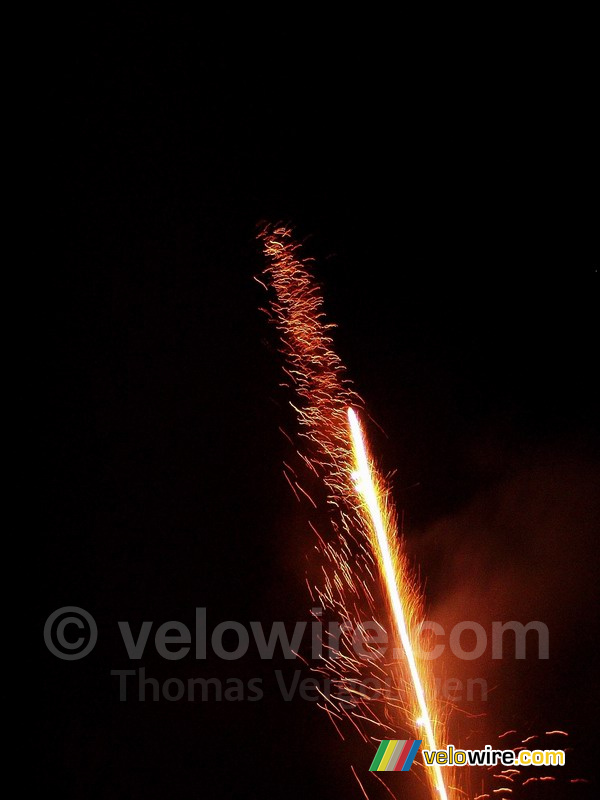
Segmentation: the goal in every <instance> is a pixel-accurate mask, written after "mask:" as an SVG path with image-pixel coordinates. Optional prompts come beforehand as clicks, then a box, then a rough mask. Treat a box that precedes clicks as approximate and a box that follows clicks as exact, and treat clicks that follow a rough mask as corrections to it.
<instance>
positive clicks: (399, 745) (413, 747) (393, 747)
mask: <svg viewBox="0 0 600 800" xmlns="http://www.w3.org/2000/svg"><path fill="white" fill-rule="evenodd" d="M422 741H423V740H422V739H384V740H383V741H382V742H381V744H380V745H379V748H378V749H377V752H376V753H375V758H374V759H373V763H372V764H371V766H370V767H369V772H408V770H409V769H410V768H411V767H412V763H413V761H414V760H415V756H416V755H417V750H418V749H419V746H420V744H421V742H422Z"/></svg>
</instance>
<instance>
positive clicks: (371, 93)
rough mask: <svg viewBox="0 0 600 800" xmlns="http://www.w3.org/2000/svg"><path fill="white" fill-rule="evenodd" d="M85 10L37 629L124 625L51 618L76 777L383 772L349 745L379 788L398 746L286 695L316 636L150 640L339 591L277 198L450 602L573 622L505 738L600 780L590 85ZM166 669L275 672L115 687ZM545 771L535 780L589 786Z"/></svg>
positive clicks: (61, 772)
mask: <svg viewBox="0 0 600 800" xmlns="http://www.w3.org/2000/svg"><path fill="white" fill-rule="evenodd" d="M54 24H55V25H57V27H59V26H58V23H56V21H55V23H54ZM219 36H223V34H222V33H221V34H219ZM63 38H64V42H63V40H62V39H61V40H60V41H59V45H57V46H56V48H55V49H54V48H51V49H48V52H47V53H46V55H45V56H44V58H40V59H39V85H40V89H39V92H36V101H35V107H36V112H35V113H36V120H37V121H36V123H35V126H34V127H35V134H34V135H35V138H36V139H38V141H37V142H36V145H35V147H34V149H33V150H34V152H33V154H32V158H33V159H34V161H35V170H34V188H33V190H32V193H33V195H34V198H35V199H34V202H33V217H34V218H36V219H37V220H38V222H36V223H35V225H34V227H33V228H32V230H31V238H32V239H34V240H36V253H37V255H36V257H35V258H36V262H37V263H35V264H34V265H32V271H31V277H30V279H29V280H30V287H29V291H30V292H33V293H34V294H35V295H36V297H37V298H39V302H40V307H41V309H42V311H41V313H40V314H39V315H36V317H35V322H36V325H35V342H36V344H35V352H36V354H38V353H39V354H40V358H39V359H37V358H36V366H35V369H34V370H32V372H33V382H34V389H33V392H32V397H33V399H34V409H35V411H34V420H35V422H36V426H37V425H38V424H39V430H40V438H39V440H38V441H39V442H40V443H41V446H40V447H39V453H38V452H35V453H34V454H33V458H32V461H33V462H34V463H35V465H36V466H35V470H34V473H35V477H34V480H33V483H32V485H34V486H35V487H36V489H35V490H34V493H35V495H36V499H35V500H34V501H33V502H34V503H35V505H36V506H37V507H38V508H39V509H41V523H40V528H39V535H38V536H36V537H34V539H33V540H32V543H31V548H32V549H33V548H35V550H36V551H37V555H36V561H37V562H38V563H39V565H40V576H41V577H40V578H39V580H38V583H37V586H38V587H39V592H38V599H39V603H38V608H37V612H36V625H37V628H36V629H37V630H39V631H41V630H42V628H43V626H44V621H45V620H46V618H47V617H48V616H49V615H50V613H51V612H52V611H54V610H55V609H58V608H61V607H63V606H70V605H74V606H79V607H81V608H83V609H86V610H87V611H89V612H90V613H91V614H92V615H93V616H94V618H95V619H96V622H97V624H98V643H97V645H96V647H95V649H94V650H93V652H92V653H90V654H89V655H88V656H87V657H86V658H84V659H82V660H75V661H64V660H61V659H58V658H55V657H54V656H53V655H52V654H50V653H49V652H48V650H47V649H46V648H45V646H44V644H43V642H42V637H41V634H40V649H39V669H40V673H41V684H42V689H43V692H42V694H43V702H42V713H43V719H42V723H41V734H42V738H43V741H44V747H43V752H42V754H41V762H42V768H41V775H42V779H43V781H44V783H45V785H46V787H47V789H50V790H53V791H58V792H60V796H61V797H63V798H65V800H67V799H68V798H82V797H86V798H124V799H125V798H126V799H127V800H129V799H131V800H141V799H142V798H144V800H146V798H167V797H199V796H201V797H207V798H224V799H225V798H240V797H256V798H280V797H281V798H283V797H298V798H300V797H302V798H311V797H331V798H337V797H344V798H346V797H348V798H350V797H351V798H354V797H356V798H358V797H360V796H361V795H360V793H359V791H358V789H357V785H356V783H355V781H354V779H353V777H352V774H351V772H350V764H351V763H352V764H353V765H354V766H355V768H356V769H357V770H359V771H360V774H361V775H362V776H363V778H364V780H365V782H366V784H367V785H370V788H371V790H372V791H373V790H374V789H375V788H376V786H377V784H376V783H375V781H373V780H370V778H369V775H368V772H367V770H368V766H369V764H370V761H371V758H372V754H373V753H372V750H368V749H366V748H362V749H361V748H360V747H359V746H358V745H357V744H356V743H352V744H349V745H348V747H347V748H345V745H344V743H343V742H342V741H341V740H340V739H339V738H338V736H337V735H336V733H335V731H334V730H333V728H332V727H331V726H330V724H329V723H328V721H327V719H326V716H325V715H324V714H323V712H321V711H319V709H317V708H316V706H315V704H314V703H309V702H304V701H302V700H299V699H297V700H295V701H293V702H284V700H283V699H282V697H281V694H280V692H279V691H278V689H277V684H276V681H275V677H274V671H275V670H276V669H280V670H283V671H284V673H285V674H286V676H287V677H288V679H291V676H292V675H293V672H294V670H296V669H299V668H302V669H303V677H307V676H308V675H310V673H309V672H308V670H306V669H305V668H304V667H303V665H302V664H301V663H300V662H290V661H284V660H283V659H282V658H279V659H276V660H275V661H262V660H260V659H259V658H258V657H257V655H256V652H255V650H253V648H252V647H251V649H250V651H249V653H248V655H247V656H246V657H244V658H243V659H241V660H239V661H231V662H228V661H224V660H222V659H219V658H217V657H216V656H214V655H209V657H208V658H207V659H206V660H205V661H197V660H195V659H194V658H193V655H190V656H188V657H186V658H184V659H182V660H181V661H167V660H165V659H162V658H160V657H159V655H158V654H157V653H156V650H155V648H154V643H153V636H152V635H151V637H150V639H149V641H148V645H147V649H146V652H145V654H144V656H143V658H142V660H141V661H140V662H136V663H134V664H132V662H131V661H129V659H128V658H127V654H126V651H125V648H124V644H123V641H122V639H121V637H120V633H119V629H118V625H117V623H118V621H120V620H127V621H129V622H130V624H131V627H132V630H133V631H134V634H135V635H137V631H138V630H139V626H140V625H141V623H142V622H143V621H144V620H151V621H153V622H154V628H153V631H154V629H155V628H156V627H158V625H160V624H161V623H163V622H166V621H168V620H178V621H181V622H183V623H185V624H187V625H189V626H190V627H192V628H193V624H194V609H195V608H197V607H205V608H206V609H207V615H208V627H209V630H211V629H213V628H214V627H215V626H216V625H217V624H218V623H219V622H222V621H225V620H238V621H240V622H242V623H243V624H246V625H248V623H249V621H251V620H259V621H262V623H263V625H264V626H268V625H269V624H270V623H271V622H272V621H275V620H284V621H286V622H287V623H289V624H290V625H291V626H293V623H294V622H295V621H296V620H306V619H308V618H309V617H308V612H309V609H310V607H311V601H310V597H309V596H308V592H307V589H306V585H305V581H304V579H305V572H306V570H307V568H310V564H309V562H308V561H307V558H310V557H311V556H310V553H311V552H314V551H313V550H312V545H313V543H314V542H313V539H312V537H311V533H310V530H309V529H308V525H307V516H306V509H305V508H304V506H302V505H299V504H298V503H297V502H296V500H295V498H294V496H293V494H292V493H291V492H290V490H289V487H288V486H287V484H286V481H285V479H284V477H283V473H282V461H283V460H284V459H287V458H289V455H290V452H293V450H291V446H290V444H289V442H288V441H287V440H286V439H285V437H283V436H282V435H281V432H280V430H279V428H280V427H283V428H284V429H285V430H286V431H288V432H289V433H290V434H292V435H293V434H294V432H295V431H294V426H293V418H292V416H291V414H290V411H289V406H288V400H289V399H290V397H289V395H287V394H286V392H285V391H284V390H283V389H282V388H281V386H280V383H281V381H282V372H281V367H282V360H281V357H280V355H279V353H278V351H277V348H278V343H277V340H276V338H275V331H274V330H273V328H272V326H269V325H268V323H267V320H266V318H265V316H264V315H263V314H261V312H260V311H259V307H260V306H264V305H265V303H266V299H267V298H266V295H265V292H264V290H263V289H262V288H261V286H260V285H259V284H258V283H257V282H256V281H254V280H253V276H255V275H259V274H260V272H261V271H262V269H263V267H264V264H263V261H262V257H261V252H260V247H259V246H258V245H257V243H256V240H255V236H256V231H257V226H258V225H259V224H260V223H261V222H264V221H271V222H277V221H280V220H281V221H285V222H286V223H290V224H292V225H293V226H294V227H295V229H296V231H297V234H298V237H299V239H302V240H305V253H306V255H308V256H312V257H314V258H315V260H316V265H315V271H316V274H317V277H318V280H319V282H320V283H321V284H322V285H323V291H324V295H325V303H326V309H327V312H328V314H329V317H330V318H331V319H332V320H333V321H335V322H336V323H337V324H338V326H339V327H338V329H337V331H336V333H335V344H336V348H337V350H338V352H339V353H340V355H341V357H342V358H343V360H344V362H345V363H346V365H347V366H348V371H349V376H350V377H351V378H352V380H353V382H354V385H355V387H356V389H357V390H358V392H359V393H360V394H361V396H362V397H363V398H364V400H365V403H366V407H367V409H368V411H369V414H370V415H371V417H372V418H373V419H374V420H375V421H376V422H377V423H378V425H379V426H381V429H380V428H378V427H376V426H375V425H372V426H371V427H370V429H369V432H370V433H371V434H372V436H373V443H374V446H375V448H376V451H377V454H378V456H379V458H380V462H381V465H382V467H383V469H384V470H385V471H387V472H392V471H394V470H395V472H394V475H393V478H392V486H393V492H394V497H395V500H396V502H397V504H398V507H399V509H400V510H402V511H403V513H404V530H405V535H406V539H407V546H408V550H409V553H410V556H411V558H412V559H414V560H415V562H416V563H418V564H419V565H420V572H421V576H422V578H423V580H424V582H425V584H426V591H427V599H428V610H429V611H430V617H431V618H434V619H440V620H442V621H443V622H444V624H446V623H447V622H449V621H450V620H454V621H456V620H459V619H472V620H479V621H480V622H481V623H482V624H483V625H484V626H486V625H488V624H489V622H490V621H491V620H503V621H506V620H509V619H520V620H522V621H523V622H527V621H530V620H534V619H540V620H542V621H544V622H545V623H546V624H547V625H548V627H549V630H550V658H549V659H548V660H547V661H539V660H537V659H535V658H534V657H533V656H532V655H531V653H528V656H531V657H528V658H527V659H526V660H524V661H515V660H514V659H512V660H510V661H509V662H507V663H504V662H503V663H502V664H500V665H499V664H498V663H495V664H492V663H491V662H490V661H489V659H487V660H486V661H485V663H482V665H481V670H480V672H481V674H482V675H485V676H486V677H487V679H488V680H489V683H490V686H492V685H493V686H494V687H495V689H494V692H493V693H492V695H493V696H492V697H491V698H490V700H489V701H488V703H487V704H486V708H484V709H483V711H484V712H485V713H486V714H487V717H486V718H485V721H484V722H483V723H482V724H483V725H484V730H485V733H486V735H487V734H489V738H488V740H487V741H489V743H495V742H494V740H493V739H492V738H491V737H492V736H497V734H499V733H502V732H503V731H505V730H507V729H508V728H513V727H514V728H517V729H518V730H519V731H523V732H524V735H526V734H527V733H539V732H540V731H544V730H551V729H552V728H565V729H566V730H568V731H569V732H570V734H571V741H570V744H572V745H574V746H576V755H574V756H573V763H574V767H573V769H572V772H573V774H571V772H569V777H584V778H593V777H594V767H593V760H592V753H593V748H594V745H593V742H591V739H592V738H597V737H596V734H595V725H596V723H595V719H596V715H597V710H598V709H597V663H596V661H595V655H594V653H595V647H596V645H595V642H596V635H597V602H598V596H597V569H598V564H597V561H598V559H597V555H598V544H597V543H598V534H599V533H600V526H599V512H598V502H597V497H598V477H599V474H600V471H599V465H600V464H599V459H598V452H599V448H598V392H597V346H598V335H597V325H598V296H597V286H598V268H599V267H600V261H599V256H598V248H597V244H598V225H597V216H598V206H597V186H598V178H599V175H598V157H597V152H596V149H597V148H594V147H593V146H592V144H593V142H594V140H596V141H597V133H598V132H597V130H596V131H595V130H594V124H595V123H594V119H593V118H594V114H593V103H592V97H591V94H589V93H588V90H587V87H586V84H585V82H582V81H573V80H571V79H570V75H569V73H565V72H564V71H563V70H562V69H559V67H558V66H557V65H554V66H553V65H552V64H551V63H549V64H548V66H547V68H546V67H540V66H539V64H538V65H537V66H535V68H534V66H533V65H531V64H527V63H525V64H524V70H523V71H522V72H521V74H520V75H519V77H518V78H517V77H516V76H515V77H514V78H511V77H509V76H508V74H507V73H506V71H505V70H504V69H503V68H502V67H501V65H499V64H496V65H494V64H493V63H490V64H489V65H485V66H484V65H483V64H480V63H479V62H478V64H477V66H474V65H473V63H471V62H470V61H469V59H465V58H459V57H458V56H452V54H448V58H449V61H446V60H445V59H441V58H440V60H439V62H436V61H432V60H430V59H428V58H427V57H426V54H425V53H422V54H421V60H417V59H416V57H415V59H414V60H411V58H410V57H409V56H408V55H402V56H400V55H396V52H395V50H393V49H391V48H382V51H381V54H380V55H379V56H378V59H377V60H375V61H372V60H370V59H369V60H367V61H365V54H364V53H362V52H361V51H360V50H359V49H356V48H354V47H350V45H349V46H348V48H347V50H345V49H344V48H342V49H341V50H340V51H339V52H336V53H331V52H330V51H329V48H328V47H325V45H323V46H320V45H319V46H316V47H315V51H314V52H311V53H310V58H308V59H307V63H305V64H304V65H303V67H302V69H300V70H297V69H294V66H295V58H294V57H293V56H294V53H293V52H290V51H287V50H286V48H285V47H284V46H283V45H282V44H281V43H280V44H279V45H278V47H277V48H276V49H273V48H271V49H269V48H267V47H266V46H264V44H263V43H259V42H256V43H255V46H254V47H249V48H248V52H246V53H245V54H244V55H243V56H242V55H241V54H237V55H235V54H232V53H229V52H227V50H226V49H223V51H222V52H221V53H220V54H219V55H218V56H217V55H215V54H214V53H211V54H210V55H207V53H206V41H205V40H206V39H207V38H208V39H211V38H212V35H209V33H207V31H206V30H200V29H198V28H197V27H195V26H194V25H193V24H192V22H191V20H186V19H183V18H181V19H178V20H170V21H168V22H167V21H166V20H161V19H159V18H158V17H153V16H151V15H150V14H146V15H145V16H144V18H143V19H141V18H140V19H137V18H135V17H134V16H131V17H129V16H126V15H123V16H122V18H120V19H118V20H114V21H113V22H111V23H110V24H107V23H106V21H104V22H103V23H102V24H101V23H100V21H99V19H94V18H89V19H86V20H80V22H79V23H78V26H77V35H76V36H73V37H67V36H66V35H64V31H63ZM61 42H62V44H61ZM224 47H225V43H224ZM328 53H329V54H328ZM492 61H493V59H492ZM525 62H526V60H525ZM425 64H426V65H427V66H425ZM296 66H297V65H296ZM585 68H586V65H585V64H583V62H582V63H581V64H577V65H573V70H574V74H575V73H577V74H581V73H584V72H585ZM232 642H233V640H232ZM139 667H144V668H145V669H146V673H147V676H151V677H154V678H157V679H159V680H160V681H161V682H164V681H165V680H167V679H169V678H178V679H181V680H184V681H185V680H187V679H188V678H195V677H217V678H220V679H222V680H225V679H227V678H230V677H239V678H241V679H242V680H243V681H244V682H247V681H249V680H250V679H251V678H261V679H262V681H263V689H264V698H263V699H261V700H260V701H257V702H248V701H245V702H244V701H240V702H225V701H223V702H211V701H208V702H195V703H191V702H187V701H185V700H182V701H180V702H169V701H166V700H164V699H161V700H160V701H159V702H151V701H146V702H139V701H138V700H136V698H135V697H132V699H128V700H127V701H126V702H119V693H118V679H117V678H116V677H114V676H111V675H110V671H111V670H119V669H130V668H136V669H138V668H139ZM446 668H447V670H448V671H450V672H452V669H454V668H456V669H462V668H464V665H463V667H460V666H459V665H451V664H450V665H446ZM469 669H471V670H472V673H473V674H475V672H476V671H477V669H479V666H477V667H473V666H472V663H471V665H470V666H469ZM457 674H461V673H457ZM132 685H133V684H132ZM136 685H137V684H136ZM132 694H135V691H134V690H132ZM467 710H468V711H473V710H475V709H472V708H468V709H467ZM476 710H477V711H481V710H482V709H480V708H478V709H476ZM467 728H468V729H469V730H470V728H469V725H463V727H462V729H461V730H462V731H463V733H464V732H465V730H466V729H467ZM576 759H577V760H576ZM397 777H400V776H397ZM389 784H390V786H391V785H392V783H391V781H390V782H389ZM396 785H397V786H399V784H396ZM405 785H406V786H407V787H408V786H410V787H411V789H410V790H411V791H414V792H415V795H414V797H415V800H416V798H417V797H420V795H419V793H418V790H417V789H416V788H415V786H414V784H408V783H407V784H405ZM543 788H544V792H541V791H539V790H538V789H536V788H535V787H528V790H526V791H525V792H523V793H522V794H519V795H517V794H515V798H517V797H519V798H520V797H523V798H527V797H529V798H533V800H535V798H537V797H544V798H548V800H551V799H552V798H555V797H556V798H558V797H566V798H567V800H568V798H570V797H572V798H580V797H585V798H588V797H591V796H592V791H591V787H585V786H579V785H577V786H574V787H571V788H569V789H568V790H565V789H564V788H562V787H560V788H558V789H557V788H553V787H551V786H545V787H543ZM536 792H538V793H536ZM377 796H378V795H377V792H376V791H373V797H377ZM387 796H389V795H387Z"/></svg>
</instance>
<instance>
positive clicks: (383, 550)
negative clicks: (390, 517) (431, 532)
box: [348, 408, 448, 800]
mask: <svg viewBox="0 0 600 800" xmlns="http://www.w3.org/2000/svg"><path fill="white" fill-rule="evenodd" d="M348 422H349V424H350V432H351V436H352V446H353V449H354V455H355V458H356V465H357V470H356V473H355V479H356V487H357V490H358V491H359V492H360V494H361V495H362V496H363V498H364V501H365V505H366V507H367V510H368V514H369V517H370V519H371V523H372V525H373V529H374V531H375V534H376V536H377V545H378V548H379V557H380V560H381V563H382V567H383V570H382V571H383V575H384V579H385V584H386V589H387V592H388V596H389V599H390V603H391V606H392V610H393V613H394V622H395V625H396V630H397V632H398V635H399V637H400V641H401V642H402V648H403V650H404V654H405V656H406V660H407V661H408V666H409V670H410V676H411V679H412V684H413V687H414V691H415V694H416V696H417V703H418V706H419V711H420V714H421V716H420V717H419V719H418V720H417V723H420V724H422V725H423V727H424V728H425V734H426V736H427V749H428V750H437V745H436V741H435V735H434V733H433V726H432V724H431V717H430V716H429V710H428V708H427V701H426V699H425V692H424V690H423V683H422V682H421V676H420V675H419V670H418V667H417V662H416V660H415V655H414V650H413V643H412V642H411V637H410V634H409V630H408V626H407V623H406V616H407V614H406V610H405V608H404V604H403V602H402V599H401V597H400V592H399V590H398V584H399V582H400V580H399V575H398V572H397V569H396V565H395V563H394V558H393V555H392V548H391V547H390V535H393V534H392V532H391V531H389V530H388V526H387V525H386V521H385V519H384V512H382V508H381V503H380V500H379V497H378V494H377V489H376V481H375V480H374V478H373V472H372V469H371V465H370V463H369V457H368V455H367V450H366V447H365V442H364V436H363V432H362V429H361V426H360V423H359V421H358V417H357V416H356V412H355V411H354V409H353V408H349V409H348ZM434 771H435V786H436V789H437V790H438V792H439V794H440V797H441V798H443V800H447V798H448V795H447V793H446V787H445V785H444V779H443V778H442V770H441V769H440V766H439V764H435V765H434Z"/></svg>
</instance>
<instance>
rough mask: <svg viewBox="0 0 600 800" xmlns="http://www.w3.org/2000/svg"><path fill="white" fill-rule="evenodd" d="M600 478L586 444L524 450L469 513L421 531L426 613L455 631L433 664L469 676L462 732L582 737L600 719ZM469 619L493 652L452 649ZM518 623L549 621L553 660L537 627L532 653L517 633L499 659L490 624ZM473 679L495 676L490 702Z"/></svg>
mask: <svg viewBox="0 0 600 800" xmlns="http://www.w3.org/2000/svg"><path fill="white" fill-rule="evenodd" d="M599 477H600V471H599V469H598V464H597V462H594V461H593V460H592V459H590V458H589V457H587V456H586V455H583V454H582V453H581V452H580V451H579V452H573V449H571V450H570V451H569V449H568V448H555V449H554V450H551V449H550V448H548V449H546V450H545V451H543V452H542V451H538V452H537V454H536V455H535V456H531V455H530V456H523V455H522V456H520V457H519V458H515V459H513V461H512V463H511V464H510V472H507V474H505V475H504V477H503V478H501V479H499V480H498V481H497V482H496V483H495V484H494V485H493V486H492V487H489V488H487V489H485V490H483V491H481V492H479V493H478V494H476V495H475V496H473V497H472V498H471V500H470V501H469V502H468V503H467V504H465V506H464V507H463V508H462V509H461V510H460V511H459V512H457V513H455V514H453V515H451V516H447V517H443V518H440V519H438V520H437V521H435V523H433V524H432V525H430V526H429V527H428V528H427V529H425V530H423V531H421V532H420V536H416V535H414V534H413V535H414V541H416V544H415V545H414V547H413V555H414V556H415V558H416V559H417V560H418V561H419V563H420V564H421V567H422V571H423V573H424V575H426V576H427V577H428V592H427V594H428V598H429V602H430V605H429V611H428V618H429V619H432V620H434V621H436V622H437V623H439V624H441V625H442V626H443V628H444V630H445V632H446V634H445V637H442V638H441V639H439V641H442V642H445V643H446V649H445V652H444V654H443V656H442V657H441V658H440V659H439V660H438V661H437V662H435V665H434V669H435V670H436V671H439V670H440V669H443V671H444V672H445V673H446V675H447V676H448V677H451V678H456V679H458V680H460V681H462V682H463V690H462V693H461V696H460V697H454V698H452V699H454V702H455V705H456V706H457V707H458V711H459V714H458V715H455V717H457V716H458V717H459V722H458V723H457V724H458V726H459V728H460V730H461V733H462V735H463V736H464V735H467V736H475V737H482V739H486V742H493V741H494V738H490V737H494V736H497V735H498V734H499V733H501V732H502V730H505V729H507V728H516V729H517V730H518V731H519V732H522V733H523V735H526V734H529V733H538V732H539V731H540V730H542V731H543V730H549V729H551V728H555V727H559V728H560V727H566V728H567V729H569V730H570V731H572V732H573V733H575V735H576V734H577V731H579V732H580V733H585V730H586V729H587V730H589V727H588V726H591V725H592V718H593V717H594V716H595V715H596V714H597V709H596V708H595V705H596V700H595V697H596V695H595V691H594V690H593V688H591V687H594V685H595V675H596V665H595V663H594V658H593V657H594V654H595V650H596V642H595V637H596V631H597V622H598V619H597V608H598V579H597V575H598V563H597V556H598V541H599V538H600V513H599V511H600V509H599V503H598V486H599V480H598V479H599ZM411 538H413V537H411ZM464 620H469V621H473V622H475V623H478V624H479V625H481V626H482V628H483V629H484V630H485V632H486V634H487V647H486V649H485V651H484V652H483V654H482V655H481V656H479V657H478V658H476V659H474V660H470V661H466V660H463V659H460V658H457V657H456V656H455V655H453V654H452V653H451V652H450V648H449V647H448V641H449V635H450V631H451V630H452V628H453V626H455V625H456V624H457V623H459V622H462V621H464ZM512 620H516V621H520V622H522V623H524V624H526V623H528V622H532V621H540V622H542V623H544V624H545V625H546V626H547V627H548V631H549V657H548V658H547V659H540V658H539V653H538V642H537V637H536V635H535V634H534V633H530V634H528V636H527V649H526V658H525V659H517V658H516V653H515V646H514V638H513V636H512V634H506V636H505V639H504V653H503V658H502V659H494V658H492V623H493V622H494V621H501V622H503V623H504V622H508V621H512ZM461 644H462V646H463V648H464V649H465V650H467V651H470V650H473V649H474V648H475V645H476V637H475V633H473V632H470V631H465V632H464V634H463V635H462V637H461ZM469 679H471V680H474V679H483V680H484V681H485V682H486V686H487V697H486V698H482V697H481V692H478V691H474V692H473V693H472V695H473V696H471V697H467V696H466V694H467V692H466V691H465V685H466V682H467V681H468V680H469ZM461 712H462V714H461ZM469 715H485V716H483V717H471V716H469ZM461 716H462V722H461V721H460V717H461Z"/></svg>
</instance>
